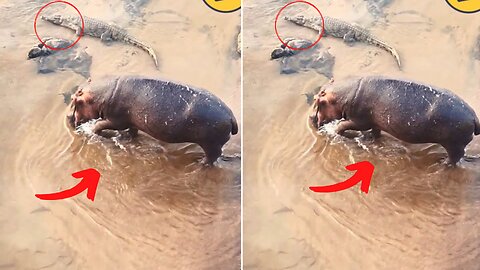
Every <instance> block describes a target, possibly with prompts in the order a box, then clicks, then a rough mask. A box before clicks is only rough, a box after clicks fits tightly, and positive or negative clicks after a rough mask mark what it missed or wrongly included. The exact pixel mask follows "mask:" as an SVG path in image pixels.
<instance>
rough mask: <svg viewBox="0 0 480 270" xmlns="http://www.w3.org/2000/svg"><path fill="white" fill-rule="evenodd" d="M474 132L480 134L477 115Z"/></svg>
mask: <svg viewBox="0 0 480 270" xmlns="http://www.w3.org/2000/svg"><path fill="white" fill-rule="evenodd" d="M473 134H475V135H478V134H480V123H479V122H478V118H477V117H475V129H474V131H473Z"/></svg>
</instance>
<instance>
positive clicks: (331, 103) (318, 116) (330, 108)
mask: <svg viewBox="0 0 480 270" xmlns="http://www.w3.org/2000/svg"><path fill="white" fill-rule="evenodd" d="M331 82H332V81H331ZM338 105H339V104H337V99H336V97H335V94H334V93H333V92H332V91H331V83H330V84H328V85H324V86H322V87H321V88H320V91H319V92H318V94H316V95H315V97H314V101H313V109H312V110H313V114H312V115H310V120H311V121H312V124H313V126H314V127H315V128H320V127H321V126H323V125H325V124H327V123H329V122H331V121H333V120H336V119H341V118H342V111H341V109H339V106H338Z"/></svg>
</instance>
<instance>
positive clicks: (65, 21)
mask: <svg viewBox="0 0 480 270" xmlns="http://www.w3.org/2000/svg"><path fill="white" fill-rule="evenodd" d="M42 19H43V20H45V21H49V22H51V23H53V24H56V25H60V26H63V27H66V28H69V29H72V30H74V31H75V32H76V34H77V35H80V34H81V33H82V21H81V19H80V17H73V16H61V15H54V16H42ZM83 21H84V29H83V35H89V36H92V37H97V38H100V39H102V40H104V41H108V40H115V41H123V42H125V43H128V44H131V45H134V46H136V47H139V48H140V49H142V50H144V51H146V52H147V53H148V54H149V55H150V56H151V57H152V58H153V61H154V62H155V67H156V68H157V69H158V60H157V55H156V54H155V51H154V50H153V48H152V47H151V46H149V45H147V44H145V43H143V42H141V41H139V40H138V39H136V38H135V37H133V36H131V35H129V34H128V33H127V32H126V31H125V30H123V29H121V28H120V27H118V26H116V25H113V24H109V23H106V22H102V21H100V20H97V19H94V18H90V17H87V16H83Z"/></svg>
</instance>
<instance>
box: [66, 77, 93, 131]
mask: <svg viewBox="0 0 480 270" xmlns="http://www.w3.org/2000/svg"><path fill="white" fill-rule="evenodd" d="M88 83H89V82H88ZM88 83H87V84H84V85H80V86H79V87H78V90H77V91H76V92H75V94H73V95H72V98H71V102H70V111H69V113H68V114H67V121H68V123H69V124H70V125H71V126H72V127H74V128H75V127H78V126H79V125H81V124H83V123H85V122H88V121H89V120H92V119H97V118H99V117H100V112H99V106H98V104H96V102H95V99H94V96H93V93H92V92H91V90H90V88H89V86H88Z"/></svg>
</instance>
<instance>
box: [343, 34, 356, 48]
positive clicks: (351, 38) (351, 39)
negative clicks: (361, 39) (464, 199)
mask: <svg viewBox="0 0 480 270" xmlns="http://www.w3.org/2000/svg"><path fill="white" fill-rule="evenodd" d="M356 40H357V39H356V38H355V32H354V31H348V32H347V33H346V34H345V35H344V36H343V41H344V42H345V44H347V45H348V46H353V44H354V43H355V41H356Z"/></svg>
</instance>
